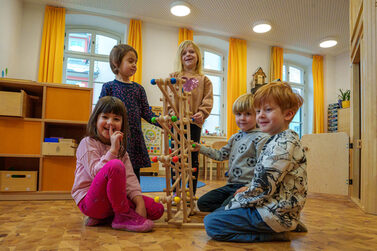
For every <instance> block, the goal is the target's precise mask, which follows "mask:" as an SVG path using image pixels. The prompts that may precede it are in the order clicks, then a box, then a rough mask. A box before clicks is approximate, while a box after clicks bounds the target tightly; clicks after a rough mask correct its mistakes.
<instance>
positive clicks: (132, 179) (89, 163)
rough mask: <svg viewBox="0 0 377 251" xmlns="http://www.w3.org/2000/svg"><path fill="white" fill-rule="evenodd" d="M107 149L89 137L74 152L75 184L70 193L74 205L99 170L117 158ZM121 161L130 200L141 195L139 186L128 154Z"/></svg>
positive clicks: (87, 188)
mask: <svg viewBox="0 0 377 251" xmlns="http://www.w3.org/2000/svg"><path fill="white" fill-rule="evenodd" d="M109 149H110V146H109V145H105V144H103V143H102V142H100V141H98V140H95V139H93V138H90V137H86V138H84V139H82V140H81V142H80V145H79V147H78V148H77V152H76V158H77V163H76V171H75V182H74V184H73V187H72V192H71V194H72V198H73V199H74V200H75V202H76V204H79V202H80V201H81V200H82V199H83V198H84V197H85V195H86V193H87V192H88V190H89V187H90V185H91V184H92V181H93V179H94V177H95V176H96V174H97V173H98V172H99V171H100V170H101V168H102V167H103V166H104V165H105V164H106V163H107V162H108V161H110V160H112V159H116V158H117V156H115V155H113V154H112V153H110V151H109ZM121 161H122V162H123V163H124V166H125V167H126V180H127V186H126V190H127V197H129V198H130V199H131V200H132V199H133V198H134V197H135V196H137V195H142V193H141V188H140V184H139V181H138V179H137V177H136V175H135V173H134V170H133V168H132V164H131V162H130V158H129V157H128V153H126V154H125V155H124V156H123V158H122V159H121Z"/></svg>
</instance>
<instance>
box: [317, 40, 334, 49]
mask: <svg viewBox="0 0 377 251" xmlns="http://www.w3.org/2000/svg"><path fill="white" fill-rule="evenodd" d="M337 43H338V41H336V40H335V39H333V38H326V39H324V40H322V41H321V42H320V43H319V47H321V48H330V47H334V46H335V45H336V44H337Z"/></svg>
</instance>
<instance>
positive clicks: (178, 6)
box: [170, 1, 191, 17]
mask: <svg viewBox="0 0 377 251" xmlns="http://www.w3.org/2000/svg"><path fill="white" fill-rule="evenodd" d="M170 12H171V14H173V15H174V16H178V17H184V16H187V15H188V14H190V12H191V10H190V6H189V5H188V4H187V3H185V2H182V1H177V2H174V3H172V4H171V5H170Z"/></svg>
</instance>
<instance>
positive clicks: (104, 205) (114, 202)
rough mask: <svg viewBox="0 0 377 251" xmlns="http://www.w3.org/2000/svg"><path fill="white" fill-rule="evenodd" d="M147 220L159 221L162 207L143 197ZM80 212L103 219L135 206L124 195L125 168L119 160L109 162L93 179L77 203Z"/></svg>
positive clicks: (162, 211)
mask: <svg viewBox="0 0 377 251" xmlns="http://www.w3.org/2000/svg"><path fill="white" fill-rule="evenodd" d="M143 199H144V203H145V208H146V211H147V218H148V219H150V220H157V219H159V218H160V217H161V216H162V214H163V213H164V206H163V205H162V204H161V203H156V202H154V200H153V199H152V198H149V197H146V196H143ZM78 207H79V208H80V210H81V212H82V213H83V214H85V215H87V216H89V217H92V218H96V219H105V218H107V217H110V216H113V215H114V213H127V212H128V211H129V209H130V208H132V209H135V204H134V203H133V202H132V201H131V200H130V199H129V198H128V197H127V194H126V168H125V167H124V164H123V163H122V162H121V161H120V160H117V159H115V160H111V161H109V162H108V163H107V164H106V165H104V166H103V167H102V169H101V170H100V171H99V172H98V173H97V175H96V177H94V179H93V182H92V184H91V185H90V188H89V191H88V193H87V194H86V196H85V197H84V198H83V199H82V200H81V201H80V202H79V204H78Z"/></svg>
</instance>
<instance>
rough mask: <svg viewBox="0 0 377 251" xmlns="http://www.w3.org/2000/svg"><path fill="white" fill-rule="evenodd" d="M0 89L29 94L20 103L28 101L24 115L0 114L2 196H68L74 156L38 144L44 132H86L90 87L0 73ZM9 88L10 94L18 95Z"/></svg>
mask: <svg viewBox="0 0 377 251" xmlns="http://www.w3.org/2000/svg"><path fill="white" fill-rule="evenodd" d="M0 92H3V93H4V95H7V94H8V92H12V93H20V94H21V95H24V94H26V95H27V96H28V97H27V99H28V101H27V102H24V103H21V104H20V105H23V106H25V105H26V108H27V109H28V112H27V113H24V114H27V115H26V116H20V115H17V116H13V115H12V114H10V115H1V114H0V139H1V144H0V185H1V191H0V200H28V199H30V200H32V199H69V198H71V195H70V191H71V188H72V185H73V180H74V171H75V168H76V158H75V157H74V156H51V155H43V154H42V146H43V142H44V139H45V138H51V137H58V138H65V139H74V140H75V141H76V142H77V144H78V143H79V142H80V140H81V139H82V138H83V137H85V132H86V124H87V121H88V119H89V116H90V113H91V107H92V102H91V100H92V94H93V90H92V89H91V88H81V87H76V86H73V85H66V84H52V83H37V82H33V81H26V80H17V79H0ZM12 93H11V94H10V95H9V96H8V98H9V97H10V98H11V97H12V96H20V95H12ZM20 100H21V99H20ZM17 102H18V101H17ZM17 102H13V103H15V104H16V105H18V103H17ZM63 154H64V153H63ZM60 155H62V153H60ZM64 155H65V154H64ZM71 155H72V154H71ZM23 184H25V185H23Z"/></svg>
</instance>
